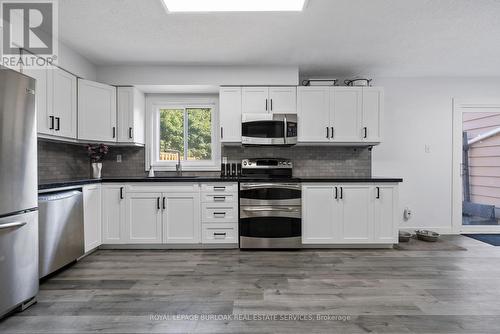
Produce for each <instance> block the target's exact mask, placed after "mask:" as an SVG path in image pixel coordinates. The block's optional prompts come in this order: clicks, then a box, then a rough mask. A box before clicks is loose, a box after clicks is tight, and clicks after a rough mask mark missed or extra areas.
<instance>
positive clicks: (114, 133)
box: [113, 126, 116, 138]
mask: <svg viewBox="0 0 500 334" xmlns="http://www.w3.org/2000/svg"><path fill="white" fill-rule="evenodd" d="M115 137H116V127H114V126H113V138H115Z"/></svg>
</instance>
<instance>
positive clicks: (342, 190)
mask: <svg viewBox="0 0 500 334" xmlns="http://www.w3.org/2000/svg"><path fill="white" fill-rule="evenodd" d="M340 199H344V187H340Z"/></svg>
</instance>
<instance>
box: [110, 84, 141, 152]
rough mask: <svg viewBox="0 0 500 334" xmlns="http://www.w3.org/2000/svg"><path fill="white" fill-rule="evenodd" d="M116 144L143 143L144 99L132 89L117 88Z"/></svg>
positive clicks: (138, 92)
mask: <svg viewBox="0 0 500 334" xmlns="http://www.w3.org/2000/svg"><path fill="white" fill-rule="evenodd" d="M117 100H118V105H117V113H118V115H117V128H118V130H117V131H118V142H120V143H135V144H141V145H144V143H145V140H144V139H145V135H144V131H145V123H144V120H145V112H144V111H145V107H146V106H145V104H146V101H145V97H144V94H143V93H142V92H141V91H139V90H138V89H136V88H134V87H118V88H117Z"/></svg>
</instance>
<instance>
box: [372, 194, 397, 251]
mask: <svg viewBox="0 0 500 334" xmlns="http://www.w3.org/2000/svg"><path fill="white" fill-rule="evenodd" d="M372 199H373V219H374V220H373V227H374V241H375V242H381V243H397V242H398V228H397V226H396V217H395V206H396V202H395V199H396V191H395V188H394V187H393V186H381V185H378V186H375V187H373V189H372Z"/></svg>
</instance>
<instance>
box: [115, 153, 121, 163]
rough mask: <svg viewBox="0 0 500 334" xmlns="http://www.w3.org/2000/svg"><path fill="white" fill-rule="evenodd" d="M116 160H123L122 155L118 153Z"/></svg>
mask: <svg viewBox="0 0 500 334" xmlns="http://www.w3.org/2000/svg"><path fill="white" fill-rule="evenodd" d="M116 162H122V155H121V154H117V155H116Z"/></svg>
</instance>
